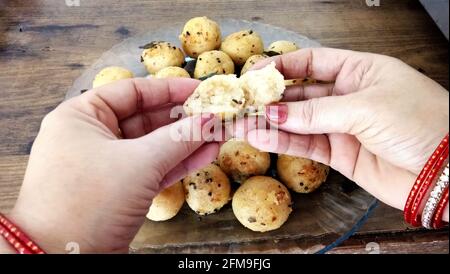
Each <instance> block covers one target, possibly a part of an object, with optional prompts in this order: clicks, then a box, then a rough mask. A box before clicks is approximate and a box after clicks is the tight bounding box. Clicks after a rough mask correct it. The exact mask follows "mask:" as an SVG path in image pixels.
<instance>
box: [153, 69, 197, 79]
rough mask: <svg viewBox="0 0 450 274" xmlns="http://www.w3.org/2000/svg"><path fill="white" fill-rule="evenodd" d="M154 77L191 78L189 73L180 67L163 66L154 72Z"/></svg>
mask: <svg viewBox="0 0 450 274" xmlns="http://www.w3.org/2000/svg"><path fill="white" fill-rule="evenodd" d="M155 77H156V78H173V77H181V78H191V76H190V75H189V73H188V72H187V71H186V70H185V69H184V68H180V67H167V68H163V69H161V70H160V71H158V72H157V73H156V74H155Z"/></svg>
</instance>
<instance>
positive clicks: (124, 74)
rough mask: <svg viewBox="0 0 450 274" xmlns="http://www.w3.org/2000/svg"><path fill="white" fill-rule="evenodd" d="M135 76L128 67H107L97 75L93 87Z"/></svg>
mask: <svg viewBox="0 0 450 274" xmlns="http://www.w3.org/2000/svg"><path fill="white" fill-rule="evenodd" d="M133 77H134V76H133V73H132V72H131V71H129V70H127V69H124V68H121V67H106V68H104V69H102V70H101V71H100V72H99V73H97V75H95V79H94V81H93V82H92V87H93V88H96V87H100V86H103V85H106V84H110V83H112V82H115V81H118V80H122V79H128V78H133Z"/></svg>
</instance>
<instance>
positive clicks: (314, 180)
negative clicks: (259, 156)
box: [277, 155, 330, 193]
mask: <svg viewBox="0 0 450 274" xmlns="http://www.w3.org/2000/svg"><path fill="white" fill-rule="evenodd" d="M277 171H278V176H279V177H280V179H281V181H282V182H283V183H284V184H285V185H286V186H287V187H288V188H290V189H292V190H293V191H295V192H298V193H310V192H313V191H314V190H316V189H317V188H318V187H319V186H320V185H321V184H322V183H323V182H325V181H326V180H327V176H328V173H329V171H330V168H329V167H328V166H326V165H324V164H321V163H318V162H315V161H313V160H309V159H305V158H301V157H293V156H289V155H278V161H277Z"/></svg>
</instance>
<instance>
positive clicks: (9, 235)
mask: <svg viewBox="0 0 450 274" xmlns="http://www.w3.org/2000/svg"><path fill="white" fill-rule="evenodd" d="M0 234H1V235H2V236H3V237H4V238H5V239H6V241H7V242H8V243H9V244H10V245H11V246H12V247H13V248H14V249H15V250H16V251H17V252H18V253H20V254H45V252H44V251H43V250H42V248H40V247H39V246H38V245H37V244H36V243H35V242H34V241H32V240H31V239H30V238H29V237H28V236H27V235H26V234H25V233H24V232H23V231H22V230H21V229H20V228H19V227H18V226H17V225H15V224H14V223H12V222H11V221H10V220H8V219H7V218H6V217H5V216H4V215H3V214H1V213H0Z"/></svg>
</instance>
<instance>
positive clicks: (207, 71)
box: [194, 50, 234, 79]
mask: <svg viewBox="0 0 450 274" xmlns="http://www.w3.org/2000/svg"><path fill="white" fill-rule="evenodd" d="M233 73H234V63H233V60H231V58H230V56H228V55H227V54H226V53H225V52H223V51H220V50H212V51H206V52H204V53H202V54H200V55H199V56H198V58H197V63H196V65H195V70H194V77H195V78H197V79H199V78H202V77H205V76H208V75H211V74H233Z"/></svg>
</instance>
